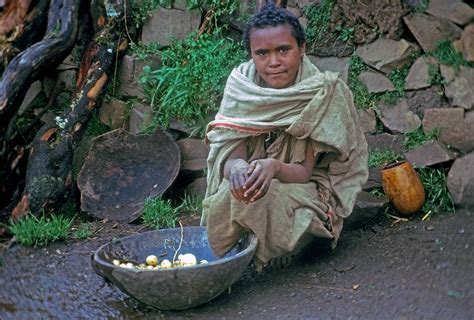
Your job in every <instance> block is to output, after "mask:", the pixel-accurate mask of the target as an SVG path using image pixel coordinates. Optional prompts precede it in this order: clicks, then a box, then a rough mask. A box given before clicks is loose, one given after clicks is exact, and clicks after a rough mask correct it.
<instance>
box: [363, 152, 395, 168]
mask: <svg viewBox="0 0 474 320" xmlns="http://www.w3.org/2000/svg"><path fill="white" fill-rule="evenodd" d="M402 159H403V156H402V155H401V154H398V153H396V152H395V151H393V150H388V149H384V150H373V151H370V152H369V168H379V167H383V166H385V165H388V164H391V163H395V162H397V161H400V160H402Z"/></svg>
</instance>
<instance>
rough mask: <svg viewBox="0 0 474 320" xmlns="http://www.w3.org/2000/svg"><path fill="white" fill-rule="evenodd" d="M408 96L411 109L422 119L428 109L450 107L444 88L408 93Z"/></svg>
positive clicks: (429, 88) (431, 88)
mask: <svg viewBox="0 0 474 320" xmlns="http://www.w3.org/2000/svg"><path fill="white" fill-rule="evenodd" d="M406 95H407V101H408V107H409V109H410V110H411V111H413V112H414V113H416V115H417V116H418V117H420V119H423V116H424V114H425V110H426V109H431V108H447V107H449V104H448V101H447V100H446V98H445V97H444V91H443V87H442V86H440V85H433V86H431V87H428V88H426V89H420V90H414V91H407V92H406Z"/></svg>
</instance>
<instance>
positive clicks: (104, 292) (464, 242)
mask: <svg viewBox="0 0 474 320" xmlns="http://www.w3.org/2000/svg"><path fill="white" fill-rule="evenodd" d="M419 220H420V219H419V218H418V219H417V221H410V222H403V223H398V224H396V225H394V226H393V225H391V223H390V221H388V220H386V218H384V217H381V218H380V219H375V220H373V221H371V222H370V223H368V224H367V225H365V226H364V227H362V228H358V229H353V230H345V231H344V232H343V235H342V238H341V240H340V243H339V246H338V247H337V249H336V250H335V251H334V252H333V253H328V252H326V251H317V252H314V253H313V254H312V257H308V258H307V259H305V260H302V261H298V262H296V263H295V264H293V265H291V266H289V267H286V268H283V269H267V270H264V271H263V272H262V273H260V274H256V273H255V272H254V271H252V270H251V269H250V268H249V269H248V271H247V272H246V273H245V274H244V276H243V277H242V278H241V279H240V280H239V281H238V282H236V283H235V284H234V285H233V286H232V288H231V292H230V293H229V292H225V293H224V294H222V295H221V296H219V297H218V298H216V299H215V300H213V301H211V302H210V303H207V304H205V305H202V306H200V307H197V308H194V309H190V310H186V311H181V312H164V311H160V310H156V309H153V308H150V307H147V306H146V305H143V304H141V303H139V302H137V301H136V300H134V299H133V298H130V297H128V296H126V295H125V294H123V293H121V292H120V291H119V290H118V289H117V288H116V287H114V286H113V285H112V284H109V283H107V282H105V281H104V280H103V279H102V278H101V277H100V276H98V275H96V274H95V273H94V272H93V271H92V269H91V266H90V256H91V253H92V252H93V251H94V250H95V249H96V248H97V247H99V246H100V245H101V244H104V243H106V242H108V241H110V240H112V238H113V237H118V236H125V235H130V234H133V233H135V232H142V231H144V230H143V229H141V230H140V226H134V225H116V226H115V228H112V226H113V225H114V224H113V223H111V222H108V223H102V222H97V225H98V227H100V228H99V229H100V231H99V232H97V233H96V235H95V238H93V239H89V240H85V241H69V242H67V243H64V242H63V243H54V244H52V245H50V246H48V247H47V248H45V249H32V248H25V247H22V246H19V245H15V246H13V247H11V248H9V249H8V250H4V252H3V254H2V258H1V259H2V260H1V262H2V265H1V267H0V319H161V318H165V319H185V318H191V317H192V318H196V319H281V318H286V319H474V272H473V270H474V268H473V265H474V233H473V228H474V214H471V213H469V212H465V211H458V212H456V213H455V214H442V215H437V216H435V217H433V218H432V219H431V220H430V221H424V222H421V221H419Z"/></svg>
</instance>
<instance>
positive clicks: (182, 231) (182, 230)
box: [173, 221, 184, 263]
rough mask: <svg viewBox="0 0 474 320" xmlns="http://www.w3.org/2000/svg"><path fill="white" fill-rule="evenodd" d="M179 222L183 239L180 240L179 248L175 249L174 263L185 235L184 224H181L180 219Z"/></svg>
mask: <svg viewBox="0 0 474 320" xmlns="http://www.w3.org/2000/svg"><path fill="white" fill-rule="evenodd" d="M178 222H179V226H180V228H181V239H180V240H179V246H178V249H176V251H175V253H174V257H173V263H174V262H175V261H176V255H177V254H178V252H179V249H181V245H182V244H183V237H184V229H183V225H182V224H181V221H178Z"/></svg>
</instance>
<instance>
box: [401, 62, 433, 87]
mask: <svg viewBox="0 0 474 320" xmlns="http://www.w3.org/2000/svg"><path fill="white" fill-rule="evenodd" d="M430 68H435V70H438V68H439V67H438V63H437V62H436V60H435V59H434V58H432V57H420V58H418V59H416V61H415V62H414V63H413V65H412V66H411V68H410V71H409V72H408V75H407V77H406V78H405V90H416V89H422V88H427V87H429V86H430V85H431V84H430V78H431V77H430Z"/></svg>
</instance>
